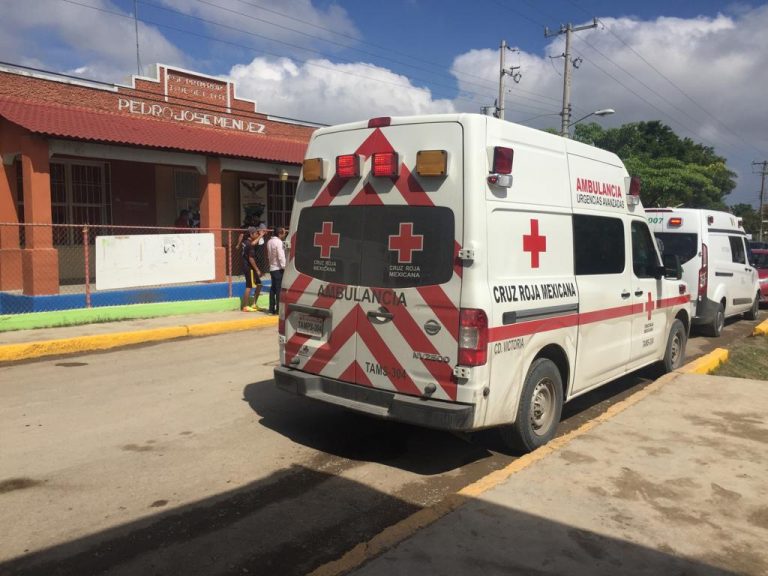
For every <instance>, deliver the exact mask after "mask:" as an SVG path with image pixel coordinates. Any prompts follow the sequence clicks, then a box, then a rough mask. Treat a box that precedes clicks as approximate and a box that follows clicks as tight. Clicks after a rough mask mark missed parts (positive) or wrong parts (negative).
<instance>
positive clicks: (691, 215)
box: [646, 208, 760, 336]
mask: <svg viewBox="0 0 768 576" xmlns="http://www.w3.org/2000/svg"><path fill="white" fill-rule="evenodd" d="M646 213H647V215H648V223H649V224H650V226H651V230H652V231H653V233H654V235H655V236H656V238H658V239H659V240H661V244H662V249H663V252H664V253H665V254H674V255H676V256H678V257H679V258H680V262H681V264H682V266H683V279H684V280H685V281H686V282H687V283H688V287H689V289H690V292H691V300H692V302H693V306H694V308H693V309H694V316H693V325H694V326H701V329H702V331H703V332H705V333H706V334H708V335H710V336H720V332H721V331H722V329H723V324H724V323H725V319H726V318H729V317H731V316H736V315H738V314H744V317H745V318H747V319H748V320H757V315H758V312H759V307H760V280H759V278H758V274H757V270H755V268H754V267H753V266H752V265H751V264H750V258H749V254H750V252H749V243H748V242H747V234H746V232H745V231H744V228H743V227H742V225H741V220H740V219H739V218H738V217H736V216H734V215H733V214H729V213H727V212H718V211H715V210H701V209H696V208H647V209H646Z"/></svg>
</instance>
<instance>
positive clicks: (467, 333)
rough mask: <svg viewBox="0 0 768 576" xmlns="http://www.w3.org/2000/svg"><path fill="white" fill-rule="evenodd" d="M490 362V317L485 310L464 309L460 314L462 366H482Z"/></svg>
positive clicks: (460, 354) (460, 363)
mask: <svg viewBox="0 0 768 576" xmlns="http://www.w3.org/2000/svg"><path fill="white" fill-rule="evenodd" d="M487 361H488V316H486V315H485V312H484V311H483V310H477V309H473V308H462V309H461V312H460V313H459V360H458V364H459V365H460V366H482V365H483V364H485V363H486V362H487Z"/></svg>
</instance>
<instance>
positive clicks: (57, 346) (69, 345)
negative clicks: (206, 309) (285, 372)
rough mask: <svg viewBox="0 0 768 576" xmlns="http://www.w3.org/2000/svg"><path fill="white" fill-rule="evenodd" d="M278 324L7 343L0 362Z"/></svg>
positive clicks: (268, 319)
mask: <svg viewBox="0 0 768 576" xmlns="http://www.w3.org/2000/svg"><path fill="white" fill-rule="evenodd" d="M277 322H278V319H277V317H276V316H262V317H259V318H248V319H243V320H229V321H226V322H208V323H205V324H188V325H182V326H168V327H165V328H152V329H150V330H136V331H133V332H117V333H113V334H98V335H93V336H78V337H75V338H63V339H60V340H42V341H39V342H24V343H22V344H6V345H4V346H0V362H15V361H18V360H29V359H32V358H41V357H43V356H59V355H63V354H74V353H80V352H93V351H97V350H109V349H111V348H118V347H120V346H129V345H131V344H143V343H145V342H158V341H161V340H171V339H173V338H185V337H188V336H211V335H214V334H223V333H225V332H237V331H242V330H249V329H251V328H262V327H265V326H274V325H276V324H277Z"/></svg>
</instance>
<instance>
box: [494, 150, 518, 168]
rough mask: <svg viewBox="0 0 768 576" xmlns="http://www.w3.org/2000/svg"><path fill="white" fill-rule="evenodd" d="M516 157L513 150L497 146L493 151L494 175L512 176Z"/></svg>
mask: <svg viewBox="0 0 768 576" xmlns="http://www.w3.org/2000/svg"><path fill="white" fill-rule="evenodd" d="M514 157H515V151H514V150H512V148H504V147H503V146H496V147H495V148H494V149H493V170H491V172H493V173H494V174H512V161H513V159H514Z"/></svg>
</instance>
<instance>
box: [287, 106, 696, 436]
mask: <svg viewBox="0 0 768 576" xmlns="http://www.w3.org/2000/svg"><path fill="white" fill-rule="evenodd" d="M633 183H634V184H639V181H637V180H634V181H633ZM634 184H633V187H634ZM629 186H630V178H629V177H628V175H627V171H626V170H625V168H624V166H623V165H622V163H621V161H620V160H619V158H618V157H616V156H615V155H614V154H611V153H608V152H606V151H604V150H599V149H597V148H594V147H591V146H587V145H584V144H581V143H578V142H574V141H571V140H566V139H564V138H561V137H559V136H555V135H552V134H548V133H545V132H541V131H538V130H534V129H531V128H527V127H524V126H519V125H516V124H512V123H509V122H504V121H501V120H497V119H495V118H490V117H487V116H481V115H476V114H451V115H436V116H415V117H402V118H394V117H393V118H375V119H372V120H370V121H368V122H361V123H354V124H345V125H340V126H334V127H329V128H322V129H320V130H317V131H316V132H315V133H314V135H313V136H312V139H311V141H310V143H309V148H308V150H307V156H306V160H305V161H304V165H303V170H302V175H301V179H300V182H299V186H298V189H297V191H296V199H295V203H294V209H293V214H292V220H291V237H290V257H289V263H288V266H287V268H286V271H285V277H284V280H283V291H282V295H281V305H280V324H279V333H280V364H281V366H280V367H278V368H277V369H276V370H275V381H276V384H277V386H278V387H279V388H281V389H283V390H286V391H289V392H293V393H296V394H299V395H304V396H307V397H310V398H315V399H318V400H322V401H325V402H329V403H331V404H336V405H339V406H343V407H346V408H349V409H352V410H356V411H359V412H364V413H367V414H371V415H374V416H379V417H382V418H391V419H395V420H399V421H403V422H409V423H413V424H419V425H423V426H427V427H432V428H438V429H445V430H456V431H459V430H460V431H470V430H477V429H481V428H487V427H491V426H498V427H501V430H502V431H503V433H502V436H503V437H504V438H505V440H506V441H507V442H509V443H510V444H511V445H513V446H515V447H517V448H520V449H523V450H532V449H535V448H536V447H538V446H540V445H542V444H544V443H546V442H547V441H548V440H549V439H550V438H552V436H553V435H554V433H555V430H556V428H557V425H558V422H559V420H560V414H561V409H562V405H563V403H564V402H565V401H568V400H571V399H573V398H575V397H577V396H579V395H581V394H584V393H585V392H588V391H590V390H592V389H594V388H596V387H598V386H600V385H602V384H605V383H606V382H608V381H610V380H612V379H615V378H617V377H619V376H621V375H623V374H625V373H627V372H629V371H631V370H635V369H637V368H640V367H642V366H647V365H649V364H652V363H656V362H659V363H662V364H663V365H664V366H665V367H666V369H667V370H672V369H675V368H677V367H678V366H679V365H680V364H681V362H682V359H683V356H684V351H685V345H686V341H687V337H688V328H689V324H690V314H689V308H690V303H689V296H688V293H687V288H686V286H685V284H684V283H683V282H681V281H679V280H671V279H668V278H665V277H664V268H663V267H662V265H661V262H660V259H659V255H658V252H657V250H656V244H655V242H654V240H653V237H652V235H651V233H650V230H649V228H648V224H647V221H646V218H645V213H644V212H643V209H642V206H641V205H640V202H639V195H638V194H639V188H638V189H637V190H633V192H634V193H635V194H634V195H632V194H628V193H627V191H628V187H629ZM669 275H671V276H675V273H674V272H671V273H670V274H669ZM676 277H677V278H679V270H678V271H677V274H676Z"/></svg>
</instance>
